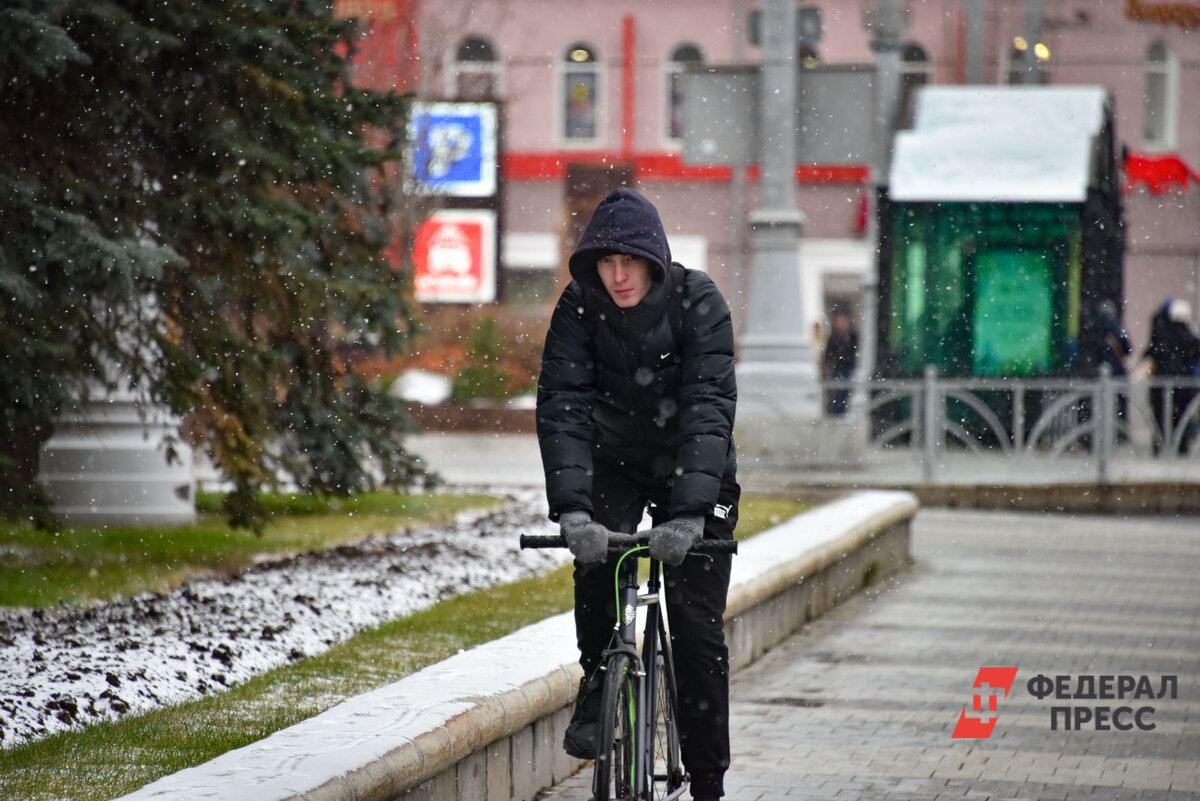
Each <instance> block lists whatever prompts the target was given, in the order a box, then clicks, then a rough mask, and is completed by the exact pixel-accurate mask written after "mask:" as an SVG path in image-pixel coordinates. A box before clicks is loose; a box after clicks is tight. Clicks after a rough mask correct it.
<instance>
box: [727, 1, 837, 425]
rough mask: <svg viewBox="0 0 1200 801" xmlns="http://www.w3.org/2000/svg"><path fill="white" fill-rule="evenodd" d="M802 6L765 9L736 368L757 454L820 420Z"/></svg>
mask: <svg viewBox="0 0 1200 801" xmlns="http://www.w3.org/2000/svg"><path fill="white" fill-rule="evenodd" d="M795 31H796V4H795V2H794V0H767V2H766V3H764V5H763V18H762V35H763V65H762V80H761V83H760V95H759V97H760V102H759V114H760V120H761V123H760V127H759V131H760V139H761V143H762V152H761V154H760V165H761V169H762V179H761V183H760V196H759V205H758V207H757V208H755V209H754V210H753V211H752V212H751V213H750V215H749V220H750V240H751V248H752V253H753V255H752V259H751V264H752V272H751V276H750V286H749V292H750V300H749V304H748V308H747V318H746V327H745V334H744V335H743V337H742V340H741V345H740V360H739V363H738V421H739V429H740V432H739V438H740V440H741V442H742V444H744V445H748V446H750V447H751V448H752V449H753V448H754V447H755V445H756V444H762V445H769V444H770V443H772V442H776V441H777V439H776V432H778V431H779V430H781V429H787V428H792V427H794V423H795V421H796V420H797V419H809V420H811V419H813V418H816V417H818V416H819V414H820V404H819V396H820V388H819V385H818V382H817V374H816V368H815V366H814V364H813V358H812V340H811V334H810V332H811V329H812V321H811V320H807V319H806V318H805V314H804V311H803V307H802V304H801V302H800V299H801V291H800V237H801V236H802V234H803V229H804V215H803V214H802V213H801V212H800V209H799V208H798V207H797V205H796V187H795V181H796V178H795V176H796V133H795V114H796V80H797V75H796V47H797V42H796V35H795Z"/></svg>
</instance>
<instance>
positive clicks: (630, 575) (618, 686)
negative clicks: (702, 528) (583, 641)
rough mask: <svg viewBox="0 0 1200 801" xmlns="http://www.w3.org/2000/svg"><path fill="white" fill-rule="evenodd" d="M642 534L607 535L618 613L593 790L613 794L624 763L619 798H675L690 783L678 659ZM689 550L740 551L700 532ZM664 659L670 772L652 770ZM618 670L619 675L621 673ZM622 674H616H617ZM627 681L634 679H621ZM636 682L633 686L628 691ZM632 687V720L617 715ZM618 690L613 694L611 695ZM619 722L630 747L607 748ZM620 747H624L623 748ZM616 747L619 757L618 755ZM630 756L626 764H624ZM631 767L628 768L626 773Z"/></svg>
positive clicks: (549, 539)
mask: <svg viewBox="0 0 1200 801" xmlns="http://www.w3.org/2000/svg"><path fill="white" fill-rule="evenodd" d="M520 542H521V547H522V548H565V547H566V541H565V540H564V539H563V538H562V537H561V536H544V535H522V536H521V540H520ZM646 543H647V539H646V537H645V535H644V534H633V535H630V534H614V533H610V536H609V553H610V556H615V557H616V558H617V567H616V571H615V576H614V579H613V580H614V583H615V587H614V589H615V596H614V600H615V601H616V609H617V619H616V620H615V621H614V624H613V637H612V640H611V643H610V646H609V647H608V648H607V649H605V650H604V651H603V652H602V654H601V658H602V661H601V670H602V671H603V672H605V673H606V676H605V681H604V702H603V704H602V706H603V707H604V710H603V711H602V717H603V719H604V721H605V722H604V723H603V725H602V727H601V728H602V732H601V738H602V739H603V740H605V742H604V743H602V744H601V746H600V749H599V752H598V753H597V754H596V765H595V771H594V773H593V778H592V795H593V797H595V798H598V799H603V800H604V801H608V799H610V798H612V797H613V789H614V788H612V787H610V786H608V785H610V784H611V780H612V779H613V778H614V776H615V775H617V774H616V770H617V768H619V769H620V776H619V778H620V786H619V790H621V791H624V790H625V789H626V784H625V782H626V781H628V793H627V794H626V793H624V792H622V795H621V796H620V797H621V798H628V799H630V800H631V801H633V800H634V799H636V800H637V801H672V799H676V798H679V797H680V796H681V795H683V793H684V791H685V790H686V789H687V787H688V781H687V775H686V774H685V772H684V769H683V766H682V764H681V763H680V758H679V757H680V754H679V739H678V731H677V729H676V726H675V716H676V715H677V711H678V707H677V699H676V698H675V697H674V690H675V684H674V662H673V660H672V658H671V646H670V640H668V639H667V627H666V622H665V615H664V614H663V599H662V565H661V564H660V563H659V562H658V560H656V559H653V558H650V557H649V556H648V551H649V548H648V547H647V545H646ZM688 553H689V555H691V554H717V553H726V554H735V553H737V542H736V541H733V540H701V541H700V542H698V543H696V544H695V545H693V547H692V549H691V550H689V552H688ZM642 558H649V560H650V577H649V580H648V582H647V585H646V591H645V592H644V593H643V592H641V583H640V582H639V581H638V560H639V559H642ZM638 609H644V610H645V613H644V622H645V625H644V628H643V638H642V644H641V649H640V651H639V648H638V642H637V622H638V621H637V611H638ZM660 659H661V661H662V663H663V664H662V666H661V669H662V677H663V682H664V687H663V688H662V692H663V698H662V700H663V701H664V707H665V710H664V712H663V723H664V729H663V737H662V738H661V740H662V742H661V745H662V746H663V755H664V766H665V772H664V773H663V774H662V775H658V774H656V773H655V767H656V764H655V756H656V752H655V749H656V746H657V745H658V744H659V743H657V742H656V735H657V734H658V730H657V717H658V702H659V690H660V688H659V686H658V682H659V669H660V666H659V661H660ZM618 671H619V672H620V675H619V676H618ZM614 676H617V678H614ZM623 681H628V682H629V685H627V686H626V685H624V684H622V682H623ZM631 690H632V693H630V691H631ZM625 694H632V695H633V696H634V697H636V707H635V708H634V709H633V715H632V717H633V718H634V719H633V720H629V717H630V716H628V714H627V713H626V716H625V717H624V718H621V719H620V720H618V719H617V718H616V717H615V716H616V714H617V712H618V711H619V710H620V707H619V706H618V700H619V699H620V697H621V696H622V695H625ZM614 696H615V697H614ZM617 726H620V728H621V729H622V734H624V735H627V736H625V737H624V738H623V739H621V740H620V741H619V742H625V741H627V740H628V741H632V748H631V749H630V750H629V751H626V750H625V748H624V746H622V747H621V748H620V749H618V750H609V749H610V747H611V746H612V745H613V743H614V741H613V740H612V739H611V738H612V737H613V735H614V732H615V730H616V728H617ZM618 751H619V753H618ZM614 754H616V758H614ZM626 760H628V762H629V763H630V764H629V765H626V764H625V761H626ZM626 771H628V773H629V775H628V776H626V775H625V773H626ZM660 780H661V783H662V785H663V788H662V789H663V794H662V795H660V796H659V797H657V798H656V797H655V796H654V793H655V792H656V790H657V784H656V782H658V781H660Z"/></svg>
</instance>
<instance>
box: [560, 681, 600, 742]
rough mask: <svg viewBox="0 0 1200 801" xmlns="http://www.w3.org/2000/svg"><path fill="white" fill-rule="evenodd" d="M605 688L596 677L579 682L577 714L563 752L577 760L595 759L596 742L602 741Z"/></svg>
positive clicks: (569, 726) (565, 739)
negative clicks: (601, 720) (601, 715)
mask: <svg viewBox="0 0 1200 801" xmlns="http://www.w3.org/2000/svg"><path fill="white" fill-rule="evenodd" d="M603 692H604V688H603V687H602V686H601V684H600V680H599V679H598V678H596V677H593V678H584V679H583V680H582V681H580V682H579V694H578V695H576V696H575V712H574V714H572V715H571V722H570V723H568V724H567V733H566V735H564V736H563V750H564V751H566V752H567V753H568V754H569V755H571V756H573V757H575V758H576V759H595V758H596V741H597V740H598V739H600V701H601V700H602V699H601V695H602V694H603Z"/></svg>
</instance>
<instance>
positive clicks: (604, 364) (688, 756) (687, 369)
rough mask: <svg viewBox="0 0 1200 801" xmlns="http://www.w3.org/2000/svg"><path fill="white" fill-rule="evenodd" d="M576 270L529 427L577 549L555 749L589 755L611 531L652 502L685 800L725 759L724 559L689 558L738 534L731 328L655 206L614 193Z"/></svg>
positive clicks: (556, 320)
mask: <svg viewBox="0 0 1200 801" xmlns="http://www.w3.org/2000/svg"><path fill="white" fill-rule="evenodd" d="M570 271H571V276H572V278H573V279H574V280H573V281H572V282H571V283H570V284H569V285H568V286H567V288H566V289H565V290H564V292H563V294H562V297H561V298H560V299H559V302H558V305H557V307H556V308H555V310H554V314H553V316H552V318H551V321H550V329H549V331H548V333H547V335H546V344H545V350H544V352H543V356H542V372H541V376H540V378H539V380H538V402H537V427H538V440H539V442H540V445H541V452H542V463H543V467H544V469H545V473H546V495H547V499H548V501H549V506H550V517H551V519H552V520H556V521H558V522H559V525H560V527H561V530H562V534H563V537H564V538H565V539H566V541H567V544H568V546H569V547H570V549H571V552H572V553H573V554H574V556H575V563H576V569H575V624H576V636H577V640H578V644H579V651H580V658H579V662H580V665H581V666H582V667H583V672H584V678H583V680H582V681H581V682H580V688H579V697H578V699H577V701H576V707H575V714H574V716H573V718H572V720H571V724H570V725H569V726H568V728H567V733H566V738H565V740H564V743H563V747H564V748H565V749H566V751H567V752H568V753H570V754H571V755H572V756H576V757H579V758H581V759H590V758H593V757H594V756H595V753H596V737H597V729H598V723H597V717H598V710H599V704H600V687H601V682H600V680H599V677H598V676H597V675H596V674H597V670H598V666H599V664H600V661H601V653H602V652H603V650H604V648H605V647H606V646H607V644H608V642H609V638H610V636H611V630H612V621H613V620H614V617H615V610H614V608H613V598H612V586H613V571H614V569H615V565H614V564H613V563H612V562H610V561H608V533H609V531H614V532H624V533H632V532H634V531H635V530H636V529H637V527H638V524H639V523H640V522H641V520H642V516H643V514H644V512H645V511H646V509H647V506H649V508H650V512H651V522H652V524H653V528H652V529H651V532H650V553H651V555H652V556H654V557H655V558H657V559H658V560H659V561H661V562H662V563H663V564H664V571H665V587H666V596H667V606H668V609H669V611H668V616H669V618H670V627H671V641H672V646H673V649H674V653H675V672H676V678H677V680H678V692H679V699H678V700H679V710H680V735H681V746H682V751H683V763H684V766H685V767H686V768H687V770H688V773H689V774H690V776H691V790H692V796H693V798H695V799H698V800H700V801H705V800H707V799H716V798H719V797H720V796H722V795H723V794H724V787H723V784H724V775H725V771H726V769H727V768H728V767H729V651H728V648H727V647H726V645H725V635H724V628H723V615H724V612H725V598H726V594H727V592H728V589H729V568H730V557H729V556H728V555H713V556H687V557H685V554H686V553H687V551H688V549H689V547H691V545H693V544H694V543H695V542H696V541H697V540H699V539H701V538H702V537H705V538H710V539H726V540H728V539H732V538H733V529H734V526H735V525H736V523H737V511H738V498H739V496H740V493H741V489H740V487H739V486H738V483H737V477H736V473H737V460H736V455H735V451H734V444H733V421H734V411H735V407H736V405H737V385H736V382H735V380H734V367H733V326H732V322H731V320H730V315H729V307H728V305H727V304H726V302H725V299H724V298H723V297H722V295H721V293H720V291H719V290H718V289H717V287H716V285H715V284H713V282H712V281H711V279H709V278H708V276H707V275H705V274H704V273H701V272H697V271H692V270H685V269H683V268H682V267H680V266H678V265H674V264H673V263H672V261H671V251H670V248H669V246H668V244H667V237H666V233H665V231H664V229H663V225H662V221H661V220H660V218H659V215H658V211H657V209H655V207H654V205H653V204H652V203H650V201H649V200H647V199H646V198H645V197H643V196H642V195H641V194H639V193H637V192H635V191H634V190H632V189H625V188H623V189H618V190H616V191H615V192H613V193H611V194H610V195H609V196H608V197H606V198H605V199H604V200H603V201H602V202H601V203H600V205H599V206H598V207H597V208H596V210H595V212H593V214H592V217H591V219H590V220H589V222H588V225H587V228H586V229H585V230H584V233H583V236H582V237H581V238H580V241H579V244H578V246H577V247H576V249H575V251H574V253H573V254H572V255H571V259H570Z"/></svg>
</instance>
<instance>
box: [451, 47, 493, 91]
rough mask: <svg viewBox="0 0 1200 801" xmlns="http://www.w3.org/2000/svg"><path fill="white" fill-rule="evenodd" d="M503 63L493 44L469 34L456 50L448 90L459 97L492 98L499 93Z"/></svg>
mask: <svg viewBox="0 0 1200 801" xmlns="http://www.w3.org/2000/svg"><path fill="white" fill-rule="evenodd" d="M499 79H500V65H499V62H498V61H497V59H496V51H495V49H494V48H493V47H492V43H491V42H489V41H488V40H487V39H484V38H482V37H479V36H469V37H467V38H466V39H463V40H462V42H460V43H459V45H458V49H457V50H455V51H454V63H453V65H452V66H451V69H450V80H451V85H450V87H449V92H450V94H451V95H453V96H454V97H456V98H458V99H460V100H492V99H494V98H495V97H496V96H497V95H498V94H499V88H500V87H499V83H500V80H499Z"/></svg>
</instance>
